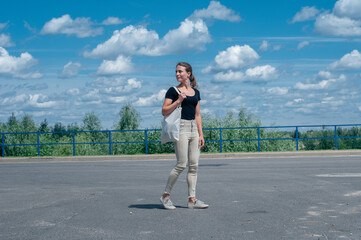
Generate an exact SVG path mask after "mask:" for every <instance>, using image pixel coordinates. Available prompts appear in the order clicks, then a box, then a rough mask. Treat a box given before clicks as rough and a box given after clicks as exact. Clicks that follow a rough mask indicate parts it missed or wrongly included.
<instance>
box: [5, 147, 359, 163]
mask: <svg viewBox="0 0 361 240" xmlns="http://www.w3.org/2000/svg"><path fill="white" fill-rule="evenodd" d="M327 156H329V157H334V156H361V150H329V151H294V152H251V153H202V154H201V156H200V158H201V159H224V158H271V157H272V158H274V157H327ZM174 159H176V158H175V154H148V155H115V156H108V155H104V156H75V157H73V156H71V157H4V158H0V163H18V162H82V161H132V160H174Z"/></svg>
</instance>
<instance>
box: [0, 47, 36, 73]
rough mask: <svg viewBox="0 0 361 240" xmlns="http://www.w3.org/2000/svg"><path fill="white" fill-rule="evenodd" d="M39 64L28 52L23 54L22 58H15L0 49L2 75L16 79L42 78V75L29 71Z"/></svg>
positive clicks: (0, 71) (0, 70)
mask: <svg viewBox="0 0 361 240" xmlns="http://www.w3.org/2000/svg"><path fill="white" fill-rule="evenodd" d="M37 62H38V61H37V60H36V59H34V58H33V56H31V55H30V54H29V53H27V52H25V53H22V54H21V55H20V57H13V56H10V55H9V53H8V52H7V51H6V50H5V49H4V48H2V47H0V75H9V76H12V77H16V78H40V77H42V74H40V73H38V72H30V71H29V69H30V68H31V67H33V66H34V65H36V64H37Z"/></svg>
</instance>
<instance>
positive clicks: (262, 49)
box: [259, 40, 268, 51]
mask: <svg viewBox="0 0 361 240" xmlns="http://www.w3.org/2000/svg"><path fill="white" fill-rule="evenodd" d="M267 49H268V42H267V41H266V40H263V41H262V44H261V46H260V47H259V50H260V51H267Z"/></svg>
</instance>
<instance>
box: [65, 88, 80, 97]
mask: <svg viewBox="0 0 361 240" xmlns="http://www.w3.org/2000/svg"><path fill="white" fill-rule="evenodd" d="M66 93H67V94H68V95H70V96H76V95H79V93H80V90H79V89H78V88H72V89H69V90H67V91H66Z"/></svg>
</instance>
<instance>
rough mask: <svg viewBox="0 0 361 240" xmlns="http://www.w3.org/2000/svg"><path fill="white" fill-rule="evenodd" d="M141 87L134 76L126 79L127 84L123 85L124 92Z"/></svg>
mask: <svg viewBox="0 0 361 240" xmlns="http://www.w3.org/2000/svg"><path fill="white" fill-rule="evenodd" d="M141 87H142V83H141V82H140V81H137V79H135V78H131V79H128V81H127V85H126V86H125V87H124V91H125V92H130V91H131V90H133V89H139V88H141Z"/></svg>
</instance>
